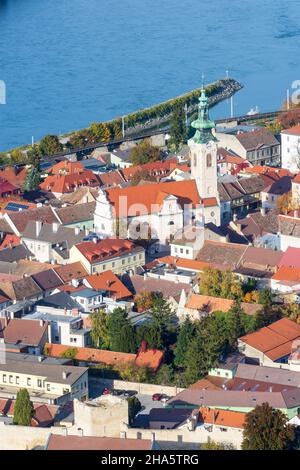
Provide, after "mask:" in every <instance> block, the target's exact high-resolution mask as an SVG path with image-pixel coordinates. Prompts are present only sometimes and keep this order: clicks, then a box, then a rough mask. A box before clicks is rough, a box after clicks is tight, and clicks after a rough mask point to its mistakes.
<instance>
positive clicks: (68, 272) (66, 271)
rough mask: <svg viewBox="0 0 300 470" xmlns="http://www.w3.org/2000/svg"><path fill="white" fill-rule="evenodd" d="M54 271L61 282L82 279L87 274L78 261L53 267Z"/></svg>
mask: <svg viewBox="0 0 300 470" xmlns="http://www.w3.org/2000/svg"><path fill="white" fill-rule="evenodd" d="M53 269H54V271H55V272H56V273H57V274H58V275H59V277H60V278H61V279H62V281H63V282H71V281H72V279H83V278H84V277H86V275H87V272H86V270H85V268H84V266H83V265H82V264H81V263H80V261H76V262H75V263H69V264H65V265H60V266H57V267H56V266H53Z"/></svg>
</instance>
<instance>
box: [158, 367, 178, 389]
mask: <svg viewBox="0 0 300 470" xmlns="http://www.w3.org/2000/svg"><path fill="white" fill-rule="evenodd" d="M173 378H174V370H173V367H172V365H171V364H163V365H162V366H161V367H160V368H159V370H158V371H157V372H156V374H155V383H157V384H158V385H172V384H173Z"/></svg>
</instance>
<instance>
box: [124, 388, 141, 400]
mask: <svg viewBox="0 0 300 470" xmlns="http://www.w3.org/2000/svg"><path fill="white" fill-rule="evenodd" d="M137 393H138V392H137V391H136V390H125V391H124V394H123V395H124V397H126V398H128V397H133V396H134V395H137Z"/></svg>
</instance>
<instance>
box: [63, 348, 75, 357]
mask: <svg viewBox="0 0 300 470" xmlns="http://www.w3.org/2000/svg"><path fill="white" fill-rule="evenodd" d="M77 353H78V349H77V348H68V349H66V350H65V351H64V352H62V353H61V354H60V357H64V358H65V359H75V358H76V356H77Z"/></svg>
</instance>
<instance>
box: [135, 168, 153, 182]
mask: <svg viewBox="0 0 300 470" xmlns="http://www.w3.org/2000/svg"><path fill="white" fill-rule="evenodd" d="M141 181H150V182H151V181H153V182H154V181H156V179H155V177H154V176H152V175H151V174H150V173H149V171H147V170H145V169H142V170H140V171H137V172H136V173H135V174H134V175H133V177H132V179H131V181H130V184H131V186H137V185H138V184H139V183H140V182H141Z"/></svg>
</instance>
